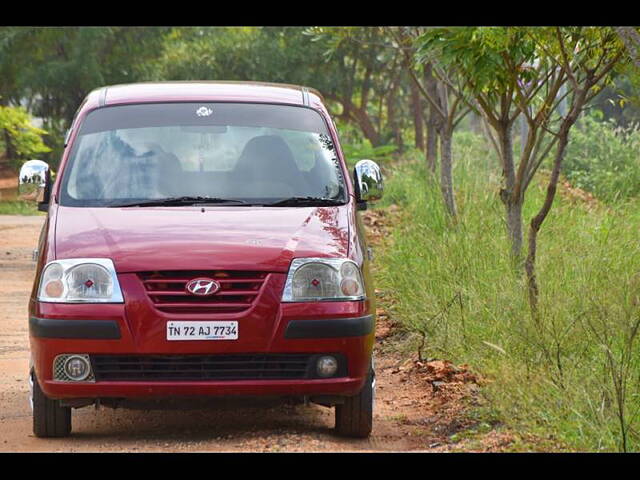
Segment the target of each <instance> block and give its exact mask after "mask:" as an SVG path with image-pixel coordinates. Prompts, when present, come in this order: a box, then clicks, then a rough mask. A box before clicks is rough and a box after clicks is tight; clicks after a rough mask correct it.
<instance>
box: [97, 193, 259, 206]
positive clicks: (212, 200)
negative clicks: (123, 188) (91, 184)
mask: <svg viewBox="0 0 640 480" xmlns="http://www.w3.org/2000/svg"><path fill="white" fill-rule="evenodd" d="M227 203H228V204H240V205H245V204H247V202H245V201H244V200H235V199H231V198H217V197H189V196H184V197H169V198H156V199H152V200H141V201H139V202H132V203H124V204H119V205H109V206H110V207H113V208H116V207H156V206H173V205H205V204H227Z"/></svg>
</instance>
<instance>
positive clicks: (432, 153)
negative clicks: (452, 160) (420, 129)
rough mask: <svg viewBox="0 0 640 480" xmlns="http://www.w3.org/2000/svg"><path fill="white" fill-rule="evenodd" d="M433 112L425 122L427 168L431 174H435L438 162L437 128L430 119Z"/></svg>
mask: <svg viewBox="0 0 640 480" xmlns="http://www.w3.org/2000/svg"><path fill="white" fill-rule="evenodd" d="M432 117H433V113H431V114H430V115H429V122H428V123H427V152H426V158H427V168H428V169H429V172H431V174H432V175H435V174H436V166H437V163H438V130H437V129H436V126H435V123H434V122H433V121H432Z"/></svg>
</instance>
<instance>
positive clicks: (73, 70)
mask: <svg viewBox="0 0 640 480" xmlns="http://www.w3.org/2000/svg"><path fill="white" fill-rule="evenodd" d="M168 31H169V29H167V28H156V27H7V28H2V29H0V73H1V74H2V79H3V80H2V82H0V83H2V86H0V94H2V95H3V96H4V98H5V100H6V104H8V105H13V106H16V105H19V104H20V103H21V102H26V104H27V106H28V110H29V111H30V112H31V113H33V114H34V115H35V116H38V117H40V118H42V120H43V124H44V127H45V129H46V130H48V131H49V132H50V133H51V135H50V136H48V137H47V138H46V140H47V142H48V143H49V146H50V147H52V149H53V152H52V155H53V157H54V159H57V157H58V154H59V153H60V150H61V149H62V139H63V137H64V131H65V130H66V129H67V128H68V127H69V124H70V123H71V120H72V119H73V115H74V114H75V112H76V110H77V108H78V107H79V105H80V103H81V101H82V100H83V98H84V97H85V96H86V95H87V93H89V92H90V91H91V90H93V89H95V88H98V87H101V86H104V85H111V84H116V83H128V82H135V81H141V80H146V79H148V78H149V72H150V65H151V63H152V60H153V59H154V58H155V57H157V56H158V55H159V53H160V51H161V49H160V45H161V39H162V37H163V35H165V34H166V32H168Z"/></svg>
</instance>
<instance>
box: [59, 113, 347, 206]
mask: <svg viewBox="0 0 640 480" xmlns="http://www.w3.org/2000/svg"><path fill="white" fill-rule="evenodd" d="M175 196H209V197H223V198H232V199H241V200H248V201H266V202H269V201H276V200H278V199H281V198H288V197H291V196H313V197H322V198H331V199H335V200H344V201H346V189H345V184H344V176H343V172H342V169H341V167H340V163H339V161H338V158H337V155H336V151H335V146H334V145H333V142H332V141H331V137H330V135H329V132H328V129H327V126H326V123H325V121H324V119H323V118H322V117H321V115H320V114H319V113H318V112H316V111H314V110H312V109H309V108H303V107H295V106H286V105H267V104H247V103H163V104H141V105H124V106H113V107H105V108H101V109H98V110H94V111H93V112H91V113H90V114H89V115H88V116H87V118H86V119H85V121H84V122H83V124H82V126H81V128H80V132H79V136H78V137H77V138H76V140H75V142H74V145H73V147H72V152H71V155H70V158H69V163H68V164H67V167H66V168H65V171H64V172H63V179H62V186H61V195H60V203H61V204H62V205H70V206H113V205H117V204H119V203H126V202H130V201H136V200H147V199H162V198H170V197H175Z"/></svg>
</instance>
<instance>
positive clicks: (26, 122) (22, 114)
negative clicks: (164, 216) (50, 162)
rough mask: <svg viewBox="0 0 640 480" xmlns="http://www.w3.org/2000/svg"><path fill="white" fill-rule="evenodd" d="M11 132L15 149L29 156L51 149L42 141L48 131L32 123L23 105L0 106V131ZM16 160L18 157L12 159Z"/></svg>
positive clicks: (25, 156)
mask: <svg viewBox="0 0 640 480" xmlns="http://www.w3.org/2000/svg"><path fill="white" fill-rule="evenodd" d="M3 130H6V131H7V132H9V137H10V140H11V142H12V144H13V147H14V148H15V151H16V152H17V153H18V155H20V156H21V157H24V158H27V157H32V156H35V155H36V154H38V153H44V152H49V151H50V150H51V149H50V148H49V147H47V146H46V145H45V144H44V142H43V141H42V136H43V135H45V134H46V133H47V132H46V131H45V130H42V129H41V128H37V127H34V126H33V125H32V124H31V116H30V115H29V114H28V113H27V112H26V110H25V109H23V108H22V107H3V106H0V131H3ZM11 160H13V161H14V162H15V161H16V160H18V159H16V158H14V159H11Z"/></svg>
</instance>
